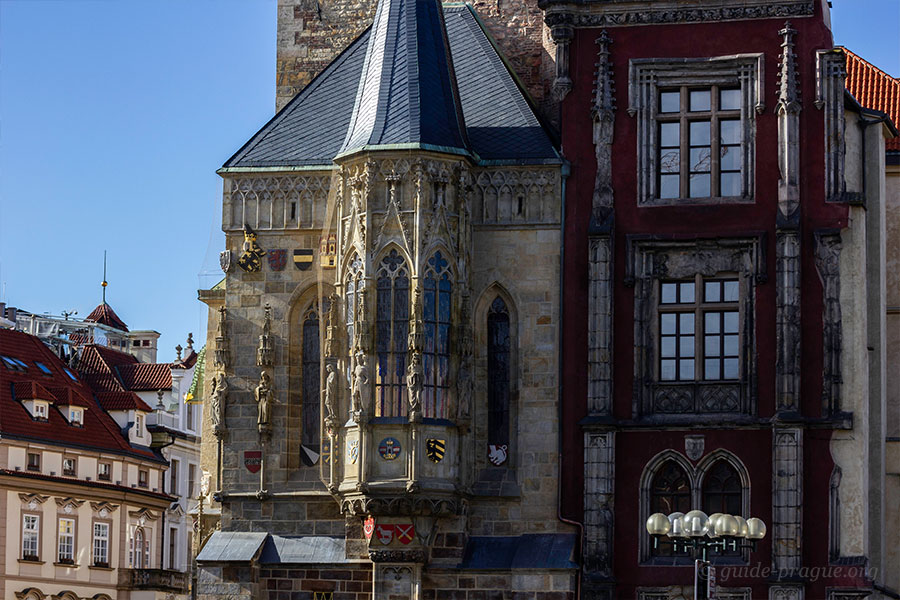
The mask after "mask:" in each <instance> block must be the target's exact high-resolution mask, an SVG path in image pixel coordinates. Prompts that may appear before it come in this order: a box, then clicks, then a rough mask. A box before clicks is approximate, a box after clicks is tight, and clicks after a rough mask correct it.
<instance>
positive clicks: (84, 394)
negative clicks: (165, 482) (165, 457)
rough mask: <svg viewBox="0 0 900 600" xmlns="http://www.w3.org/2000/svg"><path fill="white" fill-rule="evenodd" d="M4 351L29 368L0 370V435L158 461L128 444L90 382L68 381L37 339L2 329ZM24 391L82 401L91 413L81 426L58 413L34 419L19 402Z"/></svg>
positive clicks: (0, 343)
mask: <svg viewBox="0 0 900 600" xmlns="http://www.w3.org/2000/svg"><path fill="white" fill-rule="evenodd" d="M0 347H2V348H3V354H4V355H5V356H10V357H13V358H16V359H18V360H21V361H23V362H24V363H25V364H27V365H28V367H29V368H28V370H27V371H24V372H23V371H11V370H9V369H5V368H2V367H0V435H3V436H8V437H11V438H19V439H31V440H37V441H41V442H44V443H48V444H54V445H63V446H77V447H82V448H90V449H96V450H103V451H108V452H116V453H120V454H129V455H133V456H138V457H140V458H143V459H147V460H153V461H159V460H160V458H159V456H158V455H157V454H155V453H154V452H153V451H151V450H149V449H147V448H143V447H136V446H132V445H130V444H129V443H128V440H127V439H126V438H125V437H124V436H123V435H122V432H121V430H120V428H119V426H118V424H117V423H116V422H115V421H114V420H113V418H112V417H111V416H109V414H108V413H107V412H106V411H104V410H103V409H102V408H101V407H100V406H99V405H97V403H96V402H94V401H93V400H92V398H93V394H92V393H91V389H90V388H89V387H88V386H87V385H86V383H84V382H82V381H79V380H78V379H72V378H70V377H69V376H68V375H67V374H66V370H67V367H66V366H65V365H64V364H63V363H62V361H61V360H60V359H59V358H58V357H57V356H56V355H55V354H54V353H53V351H52V350H51V349H50V348H48V347H47V346H46V345H44V344H43V342H41V341H40V340H39V339H38V338H36V337H34V336H30V335H28V334H26V333H23V332H21V331H13V330H10V329H0ZM37 362H40V363H41V364H43V365H44V366H46V367H47V369H48V370H49V371H50V375H46V374H45V373H43V372H42V371H41V370H40V369H38V368H37V367H36V366H35V363H37ZM24 390H30V391H32V392H33V391H35V390H38V391H39V393H41V394H44V393H45V392H46V394H47V395H50V394H52V396H54V397H55V398H56V403H55V404H56V406H61V405H62V400H63V398H65V399H67V400H68V399H69V398H71V399H73V400H78V399H80V400H81V401H83V403H84V405H87V406H86V408H88V410H86V411H84V422H83V423H82V426H80V427H78V426H74V425H71V424H70V423H69V422H68V420H67V419H66V418H65V416H63V414H62V413H61V412H60V411H59V410H58V409H57V408H51V409H50V411H49V412H48V415H47V420H46V421H36V420H34V419H32V418H31V415H30V414H29V413H28V410H27V409H26V408H25V407H24V406H23V405H22V403H21V402H20V401H18V400H17V399H16V398H19V397H20V396H19V395H18V392H19V391H24ZM14 393H15V394H16V395H15V396H14V395H13V394H14ZM132 395H133V396H134V397H135V398H137V396H136V395H135V394H132ZM137 401H139V402H140V403H141V404H142V405H143V408H141V410H146V411H149V410H150V408H149V407H148V406H147V405H146V403H144V402H143V401H141V400H140V398H137Z"/></svg>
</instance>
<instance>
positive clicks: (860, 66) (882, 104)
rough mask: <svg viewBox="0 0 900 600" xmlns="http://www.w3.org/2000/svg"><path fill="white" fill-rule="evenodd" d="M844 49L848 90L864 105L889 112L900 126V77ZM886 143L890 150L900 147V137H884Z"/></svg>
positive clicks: (894, 121)
mask: <svg viewBox="0 0 900 600" xmlns="http://www.w3.org/2000/svg"><path fill="white" fill-rule="evenodd" d="M841 50H842V51H843V52H844V54H845V55H846V56H847V81H846V83H845V86H846V88H847V90H848V91H849V92H850V93H851V94H853V97H854V98H856V100H857V101H858V102H859V103H860V104H861V105H863V106H865V107H866V108H874V109H875V110H880V111H881V112H883V113H887V115H888V116H889V117H890V118H891V121H893V123H894V125H895V126H897V127H900V79H898V78H896V77H891V76H890V75H888V74H887V73H885V72H884V71H882V70H881V69H879V68H878V67H876V66H875V65H873V64H871V63H870V62H868V61H866V60H865V59H863V58H861V57H860V56H858V55H856V54H854V53H853V52H851V51H850V50H847V48H844V47H841ZM884 146H885V149H886V150H887V151H888V152H890V151H900V138H893V139H890V140H885V142H884Z"/></svg>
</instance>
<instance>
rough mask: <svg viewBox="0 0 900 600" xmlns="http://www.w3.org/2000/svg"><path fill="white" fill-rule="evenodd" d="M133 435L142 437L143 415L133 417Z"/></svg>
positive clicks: (138, 414)
mask: <svg viewBox="0 0 900 600" xmlns="http://www.w3.org/2000/svg"><path fill="white" fill-rule="evenodd" d="M134 435H135V436H137V437H144V415H143V414H142V413H137V414H135V416H134Z"/></svg>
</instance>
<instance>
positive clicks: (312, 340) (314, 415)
mask: <svg viewBox="0 0 900 600" xmlns="http://www.w3.org/2000/svg"><path fill="white" fill-rule="evenodd" d="M325 302H327V300H326V301H325ZM326 308H327V306H326ZM300 328H301V344H302V352H303V354H302V358H301V381H302V385H303V389H302V394H303V396H302V402H303V413H302V414H303V429H302V432H301V438H300V439H301V444H302V445H303V446H304V447H306V448H308V449H310V450H311V451H312V452H313V453H314V454H313V455H307V453H306V452H304V451H303V449H301V451H300V458H301V460H302V461H303V463H304V464H305V465H307V466H312V465H313V464H315V462H316V461H315V460H313V457H314V456H316V457H317V455H318V450H319V443H320V439H319V435H320V432H319V422H320V419H321V409H320V407H319V390H320V389H321V385H320V382H319V378H320V373H319V371H320V361H321V353H320V351H319V303H318V302H317V301H316V302H313V303H312V304H311V305H310V306H309V308H307V309H306V311H305V312H304V313H303V316H302V317H301V319H300Z"/></svg>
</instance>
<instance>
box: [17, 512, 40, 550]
mask: <svg viewBox="0 0 900 600" xmlns="http://www.w3.org/2000/svg"><path fill="white" fill-rule="evenodd" d="M40 538H41V517H40V516H39V515H23V516H22V560H40Z"/></svg>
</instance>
